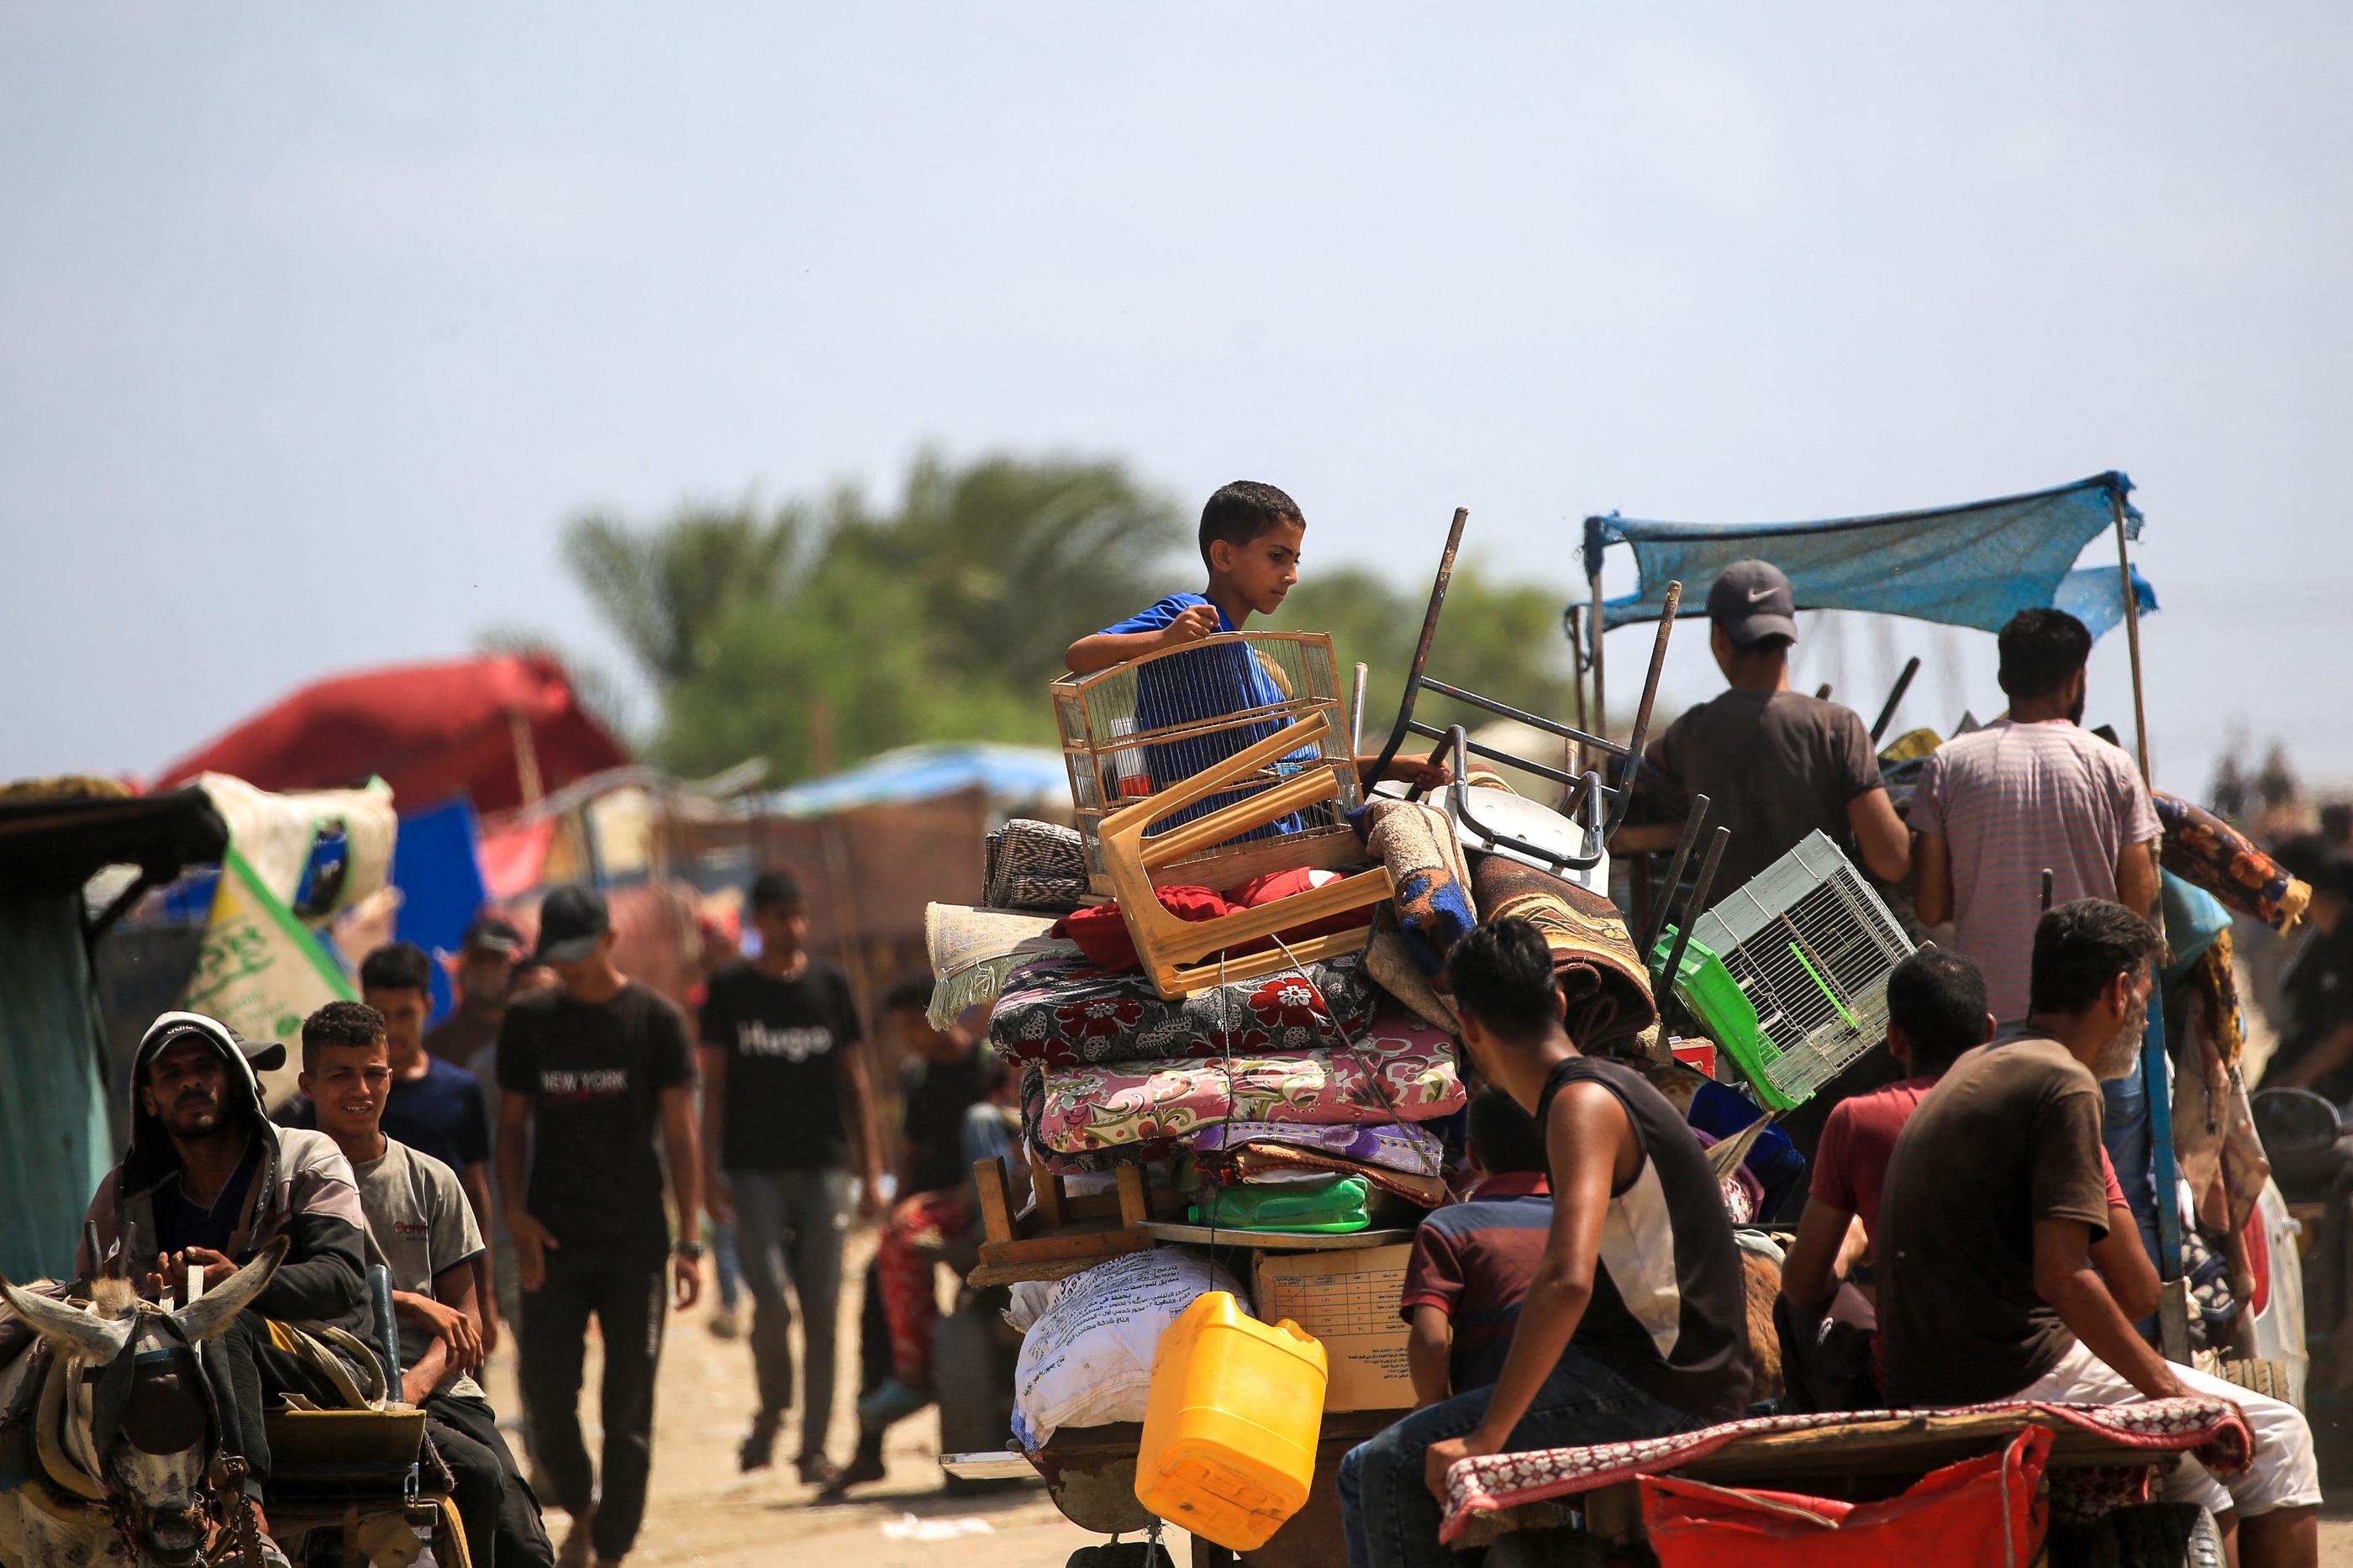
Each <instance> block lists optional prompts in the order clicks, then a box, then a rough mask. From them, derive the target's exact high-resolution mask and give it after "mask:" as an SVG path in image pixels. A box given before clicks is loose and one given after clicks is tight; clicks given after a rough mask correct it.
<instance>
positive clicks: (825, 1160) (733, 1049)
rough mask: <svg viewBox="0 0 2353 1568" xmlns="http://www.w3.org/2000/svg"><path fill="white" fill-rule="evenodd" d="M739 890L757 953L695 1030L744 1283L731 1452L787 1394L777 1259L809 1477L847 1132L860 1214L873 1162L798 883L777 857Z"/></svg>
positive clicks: (746, 1454) (850, 1028)
mask: <svg viewBox="0 0 2353 1568" xmlns="http://www.w3.org/2000/svg"><path fill="white" fill-rule="evenodd" d="M750 905H751V917H752V925H753V929H754V931H755V932H756V933H757V934H758V936H759V939H760V949H759V952H758V955H757V956H755V957H754V958H750V959H746V960H743V961H740V962H738V963H731V964H727V965H725V966H724V967H723V968H721V969H719V970H718V971H716V972H715V973H712V976H711V984H710V989H709V992H708V994H707V995H706V997H705V999H704V1001H703V1004H702V1030H701V1037H702V1070H703V1075H704V1077H705V1079H707V1080H708V1081H707V1083H706V1085H705V1087H704V1089H703V1101H702V1115H703V1125H704V1132H705V1137H704V1148H705V1150H706V1152H707V1153H708V1156H709V1158H710V1161H711V1171H710V1186H711V1205H712V1216H713V1217H714V1218H717V1219H720V1220H726V1219H730V1218H732V1219H733V1221H734V1222H735V1245H736V1248H737V1251H738V1253H739V1255H740V1257H741V1258H742V1261H743V1269H744V1285H745V1286H746V1287H747V1288H749V1289H750V1290H751V1292H752V1335H751V1338H752V1364H753V1368H754V1373H756V1377H757V1382H758V1384H759V1394H760V1405H759V1408H758V1409H757V1410H756V1411H755V1412H754V1414H753V1416H752V1430H751V1433H750V1435H749V1436H746V1437H745V1438H744V1446H743V1448H742V1450H741V1451H740V1452H739V1454H738V1455H737V1458H738V1461H739V1463H740V1464H741V1465H742V1467H743V1468H744V1469H746V1470H755V1469H759V1468H764V1467H765V1466H766V1465H768V1464H770V1463H771V1462H772V1461H773V1459H774V1458H775V1449H776V1432H777V1430H778V1428H779V1427H781V1426H783V1424H784V1417H785V1412H786V1410H788V1409H790V1408H791V1407H792V1403H793V1353H792V1347H791V1343H790V1342H789V1340H788V1338H787V1334H788V1332H789V1331H790V1329H791V1325H792V1310H791V1308H790V1307H789V1305H787V1303H786V1300H785V1279H786V1276H787V1275H789V1276H790V1277H791V1279H792V1287H793V1293H794V1294H795V1295H797V1296H798V1297H799V1298H800V1308H801V1341H802V1350H803V1357H804V1364H805V1365H806V1367H807V1374H806V1377H805V1379H804V1386H803V1388H802V1391H801V1392H802V1399H801V1444H800V1453H799V1458H798V1461H797V1462H798V1466H799V1469H800V1475H801V1479H802V1480H804V1481H806V1482H807V1483H809V1484H810V1485H812V1486H819V1487H822V1486H827V1485H830V1484H831V1483H832V1482H833V1481H834V1480H836V1479H837V1478H838V1477H839V1474H840V1472H839V1469H838V1468H836V1467H835V1465H834V1464H833V1462H832V1461H831V1460H830V1459H828V1458H827V1457H826V1452H825V1440H826V1431H827V1427H828V1425H829V1424H830V1421H831V1418H832V1415H833V1371H834V1344H835V1339H836V1335H835V1322H836V1318H837V1316H838V1313H837V1310H836V1309H837V1306H838V1303H839V1298H840V1295H841V1243H842V1237H843V1234H844V1233H845V1232H846V1231H847V1230H848V1229H849V1211H850V1189H851V1181H850V1174H849V1160H850V1155H851V1153H852V1152H853V1148H854V1152H856V1154H857V1155H858V1158H859V1161H860V1170H861V1171H862V1173H864V1176H865V1185H864V1190H863V1192H862V1194H860V1207H861V1212H862V1213H864V1214H866V1215H872V1214H873V1213H875V1212H876V1211H877V1210H878V1209H879V1208H880V1206H881V1178H882V1167H881V1157H880V1151H879V1148H878V1146H877V1143H876V1140H875V1136H874V1110H873V1096H872V1094H871V1091H870V1089H869V1087H868V1080H867V1076H866V1064H865V1058H863V1057H862V1056H860V1053H859V1050H858V1046H859V1042H860V1039H861V1038H862V1037H863V1033H862V1031H861V1030H860V1027H859V1024H858V1010H857V1008H856V1007H855V1006H854V1005H852V1004H851V1001H850V996H849V982H848V981H847V980H845V979H844V978H842V974H841V972H840V971H839V970H838V969H836V968H834V967H833V965H831V964H829V963H824V962H823V961H822V960H819V959H818V958H816V957H814V956H813V955H812V954H811V953H810V952H809V951H808V946H807V943H808V913H807V909H806V908H805V907H804V905H803V903H802V900H801V889H800V883H799V882H798V881H797V879H795V878H794V877H793V875H792V874H791V873H790V872H788V871H769V872H765V873H763V874H762V875H761V876H760V878H759V879H757V880H755V881H754V883H753V884H752V893H751V899H750Z"/></svg>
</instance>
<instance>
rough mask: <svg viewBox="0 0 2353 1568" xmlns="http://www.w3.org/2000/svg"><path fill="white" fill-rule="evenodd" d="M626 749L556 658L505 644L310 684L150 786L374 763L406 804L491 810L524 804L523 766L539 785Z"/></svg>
mask: <svg viewBox="0 0 2353 1568" xmlns="http://www.w3.org/2000/svg"><path fill="white" fill-rule="evenodd" d="M526 754H527V756H528V762H526V761H525V755H526ZM628 760H629V755H628V752H625V751H623V750H622V749H621V746H620V743H619V742H617V741H615V740H614V739H613V737H612V736H611V735H609V734H607V732H606V731H605V729H604V726H602V725H600V724H598V723H597V722H596V721H595V720H594V719H591V718H590V717H589V716H588V715H587V714H586V712H584V711H582V710H581V707H580V703H579V700H578V699H577V698H576V697H575V695H574V694H573V690H572V683H571V682H570V681H569V680H568V679H565V674H564V667H563V666H561V665H559V664H558V663H556V661H555V660H554V659H553V658H549V657H548V656H547V655H545V654H539V653H523V654H512V653H504V654H492V655H490V656H487V657H485V658H470V659H462V660H459V661H458V662H456V663H451V664H414V665H403V666H401V667H399V668H392V669H374V670H369V671H367V672H366V673H364V674H361V675H346V676H339V677H337V678H335V679H332V680H322V681H320V682H318V683H317V684H315V685H312V686H306V687H304V688H303V689H301V690H300V691H297V692H296V693H294V695H292V696H291V697H289V698H287V699H286V700H284V701H282V702H280V703H279V704H277V705H276V706H275V707H272V708H269V709H267V710H264V711H262V712H260V713H258V714H256V715H255V716H254V717H252V718H250V719H248V720H247V721H245V722H244V723H242V724H239V725H238V726H237V728H236V729H234V730H231V731H229V732H228V733H227V734H226V735H223V736H221V737H219V738H218V739H216V740H215V741H212V742H209V743H207V744H206V745H204V746H201V747H199V748H197V749H196V750H195V752H192V753H190V754H189V755H187V756H185V757H183V758H181V759H180V760H179V761H178V762H176V763H173V764H172V765H171V766H170V767H168V768H166V769H164V772H163V773H162V774H161V776H159V777H158V778H157V779H156V781H155V786H154V787H156V788H158V789H162V788H167V787H169V786H170V785H172V784H178V783H181V782H182V781H184V780H186V779H189V778H193V777H195V775H196V774H197V773H233V774H235V775H236V776H237V777H238V778H241V779H243V780H245V781H246V782H247V783H248V784H253V785H255V786H256V787H257V788H260V789H266V790H297V789H332V788H336V787H339V786H342V785H347V784H360V783H363V782H364V781H365V780H366V779H367V778H368V777H369V776H370V775H372V774H373V775H378V776H381V777H382V778H383V779H384V781H385V783H387V784H390V785H392V792H393V799H394V801H395V802H396V803H397V804H398V806H399V808H400V810H401V811H402V812H404V813H406V812H412V811H417V810H419V809H421V808H422V807H425V806H428V805H435V804H437V803H438V802H440V801H443V800H446V799H448V797H449V796H451V795H458V794H460V793H463V794H465V795H470V796H471V797H472V799H473V802H474V809H475V810H476V811H477V812H481V813H489V812H494V811H504V810H507V809H509V808H510V807H512V806H517V805H522V804H523V784H522V769H523V768H524V767H525V766H532V767H535V768H536V769H537V771H538V775H539V777H538V787H539V788H540V789H541V790H542V791H547V790H554V789H560V788H562V787H563V786H564V785H565V784H570V783H571V782H572V781H573V780H575V779H577V778H583V777H585V776H586V775H587V774H589V773H601V772H603V771H604V770H605V769H607V768H612V767H618V766H620V765H621V764H622V763H627V762H628Z"/></svg>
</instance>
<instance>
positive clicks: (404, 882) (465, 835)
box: [392, 800, 490, 1022]
mask: <svg viewBox="0 0 2353 1568" xmlns="http://www.w3.org/2000/svg"><path fill="white" fill-rule="evenodd" d="M480 837H481V833H480V828H479V827H478V826H476V824H475V820H474V808H473V807H472V806H470V805H468V804H466V802H464V801H462V800H453V801H450V802H448V804H447V805H437V806H435V807H433V808H432V809H431V810H429V811H420V812H413V813H411V814H410V815H408V816H404V817H402V818H401V819H400V844H399V847H397V848H396V850H395V851H394V854H393V860H392V882H393V886H395V887H396V888H398V889H400V915H399V920H398V922H397V923H396V925H395V927H394V928H393V935H394V937H395V938H396V940H398V941H401V942H415V943H416V944H417V946H419V947H421V948H423V949H425V950H426V951H427V952H457V951H458V949H459V946H460V945H461V944H462V943H463V942H464V939H465V935H466V928H467V927H468V926H470V925H471V924H472V923H473V922H474V919H475V917H476V916H478V915H480V913H481V912H482V906H483V904H485V903H486V902H488V901H489V899H490V889H489V888H488V887H487V886H486V885H485V884H484V882H483V879H482V861H481V855H480V849H479V847H478V844H477V841H478V840H479V839H480ZM456 1000H457V992H456V990H455V988H454V987H453V986H452V985H451V984H450V979H449V971H448V968H447V967H446V966H444V965H442V964H438V963H437V964H435V965H434V966H433V1017H434V1019H435V1020H436V1021H437V1022H438V1021H439V1020H440V1019H442V1018H444V1017H447V1016H448V1013H449V1009H450V1007H451V1005H454V1004H455V1002H456Z"/></svg>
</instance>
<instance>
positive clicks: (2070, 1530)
mask: <svg viewBox="0 0 2353 1568" xmlns="http://www.w3.org/2000/svg"><path fill="white" fill-rule="evenodd" d="M2222 1565H2223V1557H2222V1536H2221V1531H2218V1530H2216V1529H2215V1528H2214V1516H2213V1515H2212V1514H2211V1513H2208V1512H2207V1511H2206V1510H2204V1509H2202V1508H2200V1507H2199V1506H2198V1505H2197V1504H2196V1503H2187V1502H2153V1503H2136V1504H2134V1505H2133V1506H2131V1507H2129V1508H2119V1509H2115V1510H2111V1511H2109V1512H2107V1513H2105V1514H2103V1515H2102V1516H2101V1517H2100V1518H2099V1519H2098V1520H2096V1521H2094V1522H2092V1523H2090V1524H2076V1525H2054V1526H2052V1531H2051V1568H2222Z"/></svg>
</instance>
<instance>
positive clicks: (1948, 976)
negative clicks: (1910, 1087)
mask: <svg viewBox="0 0 2353 1568" xmlns="http://www.w3.org/2000/svg"><path fill="white" fill-rule="evenodd" d="M1887 1021H1888V1022H1889V1023H1890V1024H1892V1025H1894V1026H1896V1027H1897V1028H1900V1029H1902V1030H1903V1031H1904V1036H1905V1038H1906V1039H1907V1040H1909V1041H1911V1042H1912V1070H1913V1071H1914V1072H1915V1073H1917V1074H1920V1075H1922V1076H1924V1077H1925V1076H1926V1075H1927V1074H1929V1073H1941V1072H1943V1071H1944V1070H1945V1069H1946V1068H1948V1067H1951V1066H1952V1065H1953V1063H1954V1062H1955V1061H1956V1060H1957V1058H1959V1057H1960V1054H1961V1053H1962V1052H1963V1051H1967V1050H1973V1049H1975V1048H1976V1047H1978V1046H1981V1045H1984V1044H1985V1037H1986V989H1985V976H1984V975H1983V974H1980V973H1978V966H1977V965H1976V964H1974V963H1970V962H1969V961H1968V959H1966V958H1963V957H1962V956H1961V955H1960V954H1959V953H1957V952H1947V950H1945V949H1944V948H1941V947H1924V948H1922V949H1921V950H1920V951H1919V952H1915V953H1914V954H1913V955H1912V956H1911V957H1909V958H1907V959H1905V961H1904V962H1903V963H1899V964H1897V965H1896V966H1895V973H1893V974H1890V975H1889V976H1888V977H1887Z"/></svg>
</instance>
